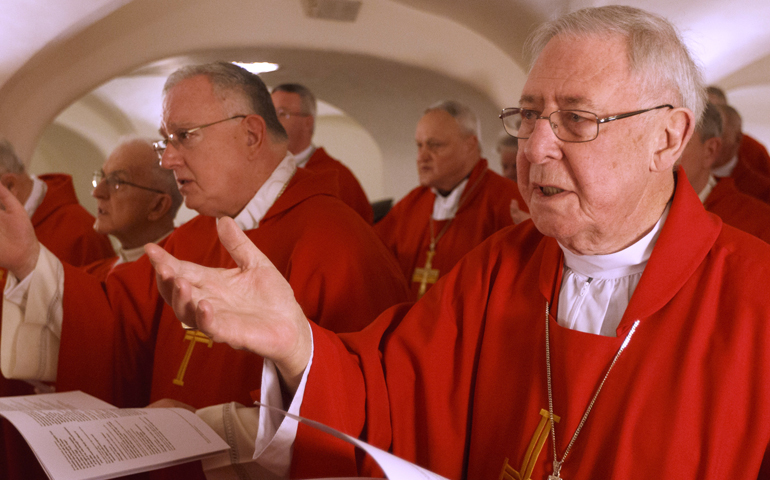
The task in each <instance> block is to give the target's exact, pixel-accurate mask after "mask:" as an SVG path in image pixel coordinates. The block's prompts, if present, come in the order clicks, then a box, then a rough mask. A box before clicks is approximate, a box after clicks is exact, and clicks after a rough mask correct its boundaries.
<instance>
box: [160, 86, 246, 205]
mask: <svg viewBox="0 0 770 480" xmlns="http://www.w3.org/2000/svg"><path fill="white" fill-rule="evenodd" d="M241 103H242V102H239V101H238V99H237V98H235V95H233V94H230V95H229V96H228V99H226V100H225V101H222V100H220V99H219V98H217V97H216V95H215V94H214V90H213V88H212V86H211V83H210V82H209V80H208V78H206V77H205V76H203V75H198V76H195V77H192V78H188V79H186V80H182V81H181V82H179V83H178V84H176V85H175V86H174V87H173V88H172V89H171V90H169V92H168V93H167V94H166V97H165V98H164V100H163V122H162V124H161V128H160V133H161V135H163V136H164V137H165V136H168V134H178V133H180V132H182V131H185V130H187V129H191V128H195V127H198V126H200V125H205V124H208V123H212V122H217V121H219V120H222V119H225V118H229V117H232V116H235V115H245V114H248V113H250V112H249V111H246V107H243V106H242V105H241ZM243 120H244V119H242V118H235V119H232V120H228V121H225V122H221V123H217V124H216V125H211V126H209V127H206V128H203V129H201V130H198V131H196V132H193V133H191V134H189V135H188V136H187V137H188V138H187V140H186V141H185V144H184V145H181V146H179V147H177V146H175V145H172V144H171V143H169V145H168V148H166V151H165V153H164V154H163V159H162V161H161V165H162V166H163V167H164V168H168V169H171V170H173V171H174V176H175V177H176V181H177V186H178V187H179V191H180V192H181V193H182V195H183V196H184V199H185V205H187V207H188V208H191V209H193V210H197V211H198V213H200V214H202V215H209V216H214V217H221V216H224V215H229V216H235V215H237V214H238V213H239V212H240V211H241V210H242V209H243V207H244V206H245V205H246V204H247V203H248V201H249V200H250V199H251V197H252V196H253V195H254V193H255V191H256V189H255V186H254V185H252V184H251V183H252V182H251V180H252V177H253V175H251V174H250V173H251V171H252V170H253V169H252V168H251V167H250V162H251V161H252V160H250V157H249V149H248V146H249V142H251V141H253V138H249V134H248V131H247V129H246V128H245V126H244V124H243Z"/></svg>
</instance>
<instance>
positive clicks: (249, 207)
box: [217, 152, 297, 230]
mask: <svg viewBox="0 0 770 480" xmlns="http://www.w3.org/2000/svg"><path fill="white" fill-rule="evenodd" d="M296 170H297V167H296V164H295V161H294V156H293V155H292V154H291V153H288V152H287V153H286V156H285V157H283V160H281V163H279V164H278V166H277V167H275V170H273V173H271V174H270V177H268V179H267V180H266V181H265V183H264V184H262V186H261V187H259V190H257V193H256V195H254V197H253V198H252V199H251V200H250V201H249V203H247V204H246V206H245V207H243V210H241V213H239V214H238V215H236V217H235V218H234V219H233V220H235V224H236V225H238V227H240V229H241V230H253V229H255V228H257V227H259V222H260V221H261V220H262V218H264V216H265V214H266V213H267V211H268V210H269V209H270V207H272V206H273V204H274V203H275V201H276V200H277V199H278V196H279V195H280V194H281V193H283V189H284V188H285V187H286V185H287V184H288V183H289V180H291V177H292V176H294V172H295V171H296ZM217 221H218V220H217Z"/></svg>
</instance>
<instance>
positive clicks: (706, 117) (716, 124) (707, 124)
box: [695, 103, 722, 142]
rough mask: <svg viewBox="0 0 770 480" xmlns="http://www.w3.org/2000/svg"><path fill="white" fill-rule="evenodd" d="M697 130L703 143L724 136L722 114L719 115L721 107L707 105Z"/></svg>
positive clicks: (711, 104)
mask: <svg viewBox="0 0 770 480" xmlns="http://www.w3.org/2000/svg"><path fill="white" fill-rule="evenodd" d="M695 130H696V131H697V132H698V134H699V135H700V140H701V142H705V141H706V140H708V139H710V138H715V137H721V136H722V114H721V113H719V107H717V106H716V105H714V104H713V103H707V104H706V109H705V110H703V115H701V117H700V121H699V122H698V125H697V126H696V127H695Z"/></svg>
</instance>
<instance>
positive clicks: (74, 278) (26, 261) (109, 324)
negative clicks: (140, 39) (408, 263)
mask: <svg viewBox="0 0 770 480" xmlns="http://www.w3.org/2000/svg"><path fill="white" fill-rule="evenodd" d="M164 94H165V95H164V102H163V122H162V125H161V130H160V132H161V134H162V135H163V137H164V140H163V141H161V142H158V143H156V149H157V151H158V153H159V155H161V158H162V160H161V162H162V165H163V166H164V167H166V168H169V169H172V170H173V171H174V174H175V177H176V181H177V185H178V186H179V189H180V192H181V193H182V195H183V196H184V197H185V203H186V205H187V206H188V207H190V208H192V209H195V210H197V211H198V212H199V213H200V214H201V215H200V216H198V217H196V218H195V219H193V220H191V221H189V222H187V223H186V224H185V225H183V226H181V227H179V228H178V229H177V230H176V231H175V232H174V233H172V234H171V235H170V236H169V238H168V239H167V241H166V243H165V245H164V248H166V249H167V250H168V251H169V252H172V253H173V254H174V255H177V256H180V257H182V258H186V259H189V260H191V261H195V262H197V263H200V264H204V265H207V266H210V267H228V266H233V265H234V263H233V260H232V258H231V257H230V255H228V253H227V251H226V250H225V249H224V247H223V246H222V244H221V243H220V242H219V239H218V238H217V234H216V229H217V223H218V220H217V219H218V218H220V217H224V216H228V217H234V221H235V222H236V223H237V224H238V225H239V228H241V229H242V230H244V231H246V235H247V238H248V240H250V241H248V240H247V242H248V243H249V244H251V242H254V243H255V244H257V245H259V246H260V248H262V249H264V251H266V252H268V255H269V256H270V259H271V262H273V263H274V264H275V265H277V266H278V268H280V270H281V272H282V274H283V275H285V278H286V279H287V280H288V281H289V284H290V285H292V288H294V290H295V291H296V292H297V297H296V298H297V301H299V303H300V304H301V305H302V308H303V309H304V313H305V314H306V315H307V317H308V318H311V319H313V320H315V321H317V322H318V323H319V324H321V325H325V326H327V327H328V328H330V329H331V330H335V331H341V332H345V331H354V330H359V329H361V328H362V327H363V326H365V325H367V324H368V323H369V322H371V321H372V320H373V319H374V318H375V317H376V316H377V315H378V314H379V313H380V312H382V311H383V310H384V309H386V308H387V307H389V306H391V305H393V304H395V303H398V302H401V301H404V300H405V299H406V298H407V294H408V290H407V286H406V284H405V282H404V280H403V277H402V275H401V274H400V271H399V270H398V266H397V265H396V263H395V261H394V260H393V259H392V256H391V255H390V253H389V252H388V251H387V250H386V249H385V247H384V246H383V245H382V244H381V242H380V241H379V240H378V239H377V237H376V235H375V234H374V232H373V231H372V230H371V228H369V226H368V225H367V224H366V223H365V222H364V221H363V220H361V218H360V217H359V216H358V215H357V214H355V212H353V211H352V210H351V209H350V208H348V207H347V206H346V205H345V204H344V203H342V202H341V201H340V200H339V199H338V198H336V196H334V178H333V176H330V175H323V174H315V173H312V172H309V171H306V170H302V169H299V170H298V169H296V167H295V165H294V159H293V156H292V155H291V154H289V153H288V151H287V142H286V133H285V131H284V129H283V127H282V126H281V124H280V122H279V121H278V118H277V116H276V113H275V110H274V108H273V104H272V102H271V99H270V94H269V92H268V91H267V89H266V87H265V85H264V84H263V83H262V81H261V80H260V79H259V77H258V76H256V75H253V74H250V73H248V72H246V71H245V70H243V69H241V68H240V67H236V66H235V65H232V64H228V63H215V64H209V65H198V66H190V67H185V68H182V69H180V70H178V71H177V72H175V73H174V74H172V75H171V76H170V77H169V79H168V80H167V83H166V86H165V88H164ZM0 192H1V193H0V201H1V202H2V203H3V204H4V205H6V209H5V210H4V211H3V212H0V241H1V242H2V243H3V245H10V246H11V248H9V249H3V251H2V252H0V265H3V266H6V267H8V268H9V270H10V271H11V272H13V273H14V275H13V276H12V277H11V279H10V280H12V281H11V282H10V283H9V286H8V287H9V288H7V289H6V292H5V295H6V302H5V309H4V313H3V327H4V328H5V329H10V330H15V331H16V334H15V335H14V336H12V337H9V338H11V340H12V341H13V343H12V344H11V345H4V346H3V348H2V349H1V350H0V356H2V368H3V373H4V374H5V375H7V376H12V377H16V378H40V379H43V380H55V381H56V382H57V388H59V389H60V390H69V389H75V388H82V387H83V386H84V385H85V386H86V388H82V389H83V390H86V391H89V393H92V394H96V395H97V396H99V397H101V398H104V399H108V400H111V401H113V402H115V403H117V404H119V405H121V406H131V405H134V406H137V405H143V404H147V402H148V401H155V400H158V399H161V398H170V399H173V400H176V401H181V402H184V403H186V404H189V405H192V406H193V407H195V408H201V409H202V411H201V415H202V416H205V417H206V419H207V420H208V421H210V422H211V423H212V425H214V426H215V428H217V429H218V431H220V433H222V435H223V436H228V435H229V434H227V435H226V432H225V428H226V427H227V428H230V427H231V426H232V425H233V423H232V422H231V421H230V420H229V418H230V417H231V416H232V415H233V412H234V411H236V410H237V409H238V406H237V404H236V403H233V402H238V403H240V404H249V403H251V394H250V392H251V391H253V390H255V389H258V388H259V387H260V383H261V368H260V367H261V365H262V358H261V357H259V356H256V355H254V354H251V353H249V352H246V351H242V350H241V351H237V350H234V349H232V348H230V347H228V346H227V345H222V344H214V341H213V340H212V339H211V338H210V337H208V336H206V335H205V334H203V333H202V332H200V331H197V330H185V329H183V328H182V325H180V323H179V322H178V321H177V320H176V318H175V317H174V313H173V311H172V310H171V309H170V308H168V307H165V308H164V303H163V300H162V299H161V298H160V296H159V294H158V289H157V287H156V286H155V275H154V273H153V270H152V267H151V265H150V263H149V261H148V260H147V258H146V257H142V258H140V259H139V260H137V261H135V262H132V263H131V264H130V265H126V266H123V267H121V268H118V269H115V270H114V271H113V272H112V273H111V274H110V275H109V276H108V277H107V278H106V280H105V281H104V282H99V281H97V280H96V279H95V278H94V277H92V276H90V275H88V274H86V273H84V272H82V271H81V270H79V269H74V268H69V267H68V265H66V264H64V265H62V264H61V263H58V262H57V261H56V260H55V258H52V257H51V255H50V254H49V253H48V252H47V250H46V249H45V248H43V247H41V246H40V245H39V244H38V242H36V241H35V238H34V233H33V232H32V230H31V227H30V226H29V225H28V222H25V218H23V217H22V216H21V214H20V211H19V209H20V206H19V205H18V203H14V202H12V199H11V198H10V196H9V194H8V192H7V191H6V190H2V189H0ZM50 271H53V272H58V273H53V274H50V273H45V272H50ZM17 279H18V280H20V281H17ZM351 285H355V288H350V286H351ZM25 292H28V293H25ZM45 292H49V293H48V296H46V295H45V294H44V293H45ZM257 294H258V293H257ZM32 296H41V298H45V299H47V301H46V302H43V303H44V305H42V306H39V305H31V304H27V303H26V302H25V300H26V298H31V297H32ZM62 297H63V301H61V300H58V299H61V298H62ZM9 314H12V315H10V316H9ZM22 327H23V328H22ZM4 338H6V337H4ZM97 339H98V340H97ZM41 344H44V345H50V346H52V348H48V349H45V348H36V346H37V345H41ZM29 345H32V346H33V347H35V348H32V347H29ZM14 355H16V356H14ZM25 355H26V357H24V356H25ZM19 356H22V357H24V360H23V361H22V360H19ZM95 360H98V361H95ZM85 365H88V368H84V366H85ZM214 404H225V406H224V407H215V408H209V409H206V408H203V407H207V406H209V405H214ZM230 454H233V455H235V456H236V457H237V456H238V452H235V453H232V452H230ZM225 457H227V458H226V459H225V460H229V458H230V457H229V456H228V455H225ZM189 466H190V469H188V470H187V471H185V472H184V473H183V472H181V471H176V472H175V473H174V474H175V475H177V476H179V477H180V478H181V477H182V476H184V478H190V475H193V476H195V475H197V476H202V471H201V470H200V466H199V464H189Z"/></svg>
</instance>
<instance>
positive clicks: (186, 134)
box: [152, 115, 248, 160]
mask: <svg viewBox="0 0 770 480" xmlns="http://www.w3.org/2000/svg"><path fill="white" fill-rule="evenodd" d="M247 116H248V115H233V116H232V117H229V118H223V119H222V120H217V121H216V122H211V123H207V124H205V125H198V126H197V127H192V128H188V129H186V130H179V131H178V132H176V133H169V134H168V137H166V138H164V139H161V140H158V141H157V142H153V144H152V148H153V149H155V153H157V154H158V159H159V160H160V159H162V158H163V152H165V151H166V147H168V144H169V143H170V144H171V145H173V146H174V148H179V147H185V148H188V147H189V145H188V142H189V141H190V140H191V138H192V137H191V136H190V134H191V133H195V132H197V131H198V130H202V129H204V128H206V127H210V126H212V125H216V124H218V123H222V122H226V121H228V120H233V119H235V118H246V117H247Z"/></svg>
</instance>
